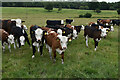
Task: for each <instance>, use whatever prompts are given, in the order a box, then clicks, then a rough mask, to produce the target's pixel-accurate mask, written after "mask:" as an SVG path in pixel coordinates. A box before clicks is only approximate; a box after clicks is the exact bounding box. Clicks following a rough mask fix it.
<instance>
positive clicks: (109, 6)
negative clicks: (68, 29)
mask: <svg viewBox="0 0 120 80" xmlns="http://www.w3.org/2000/svg"><path fill="white" fill-rule="evenodd" d="M48 5H51V6H52V7H54V8H60V7H61V8H67V9H84V10H96V9H100V10H117V9H120V6H119V5H120V2H114V3H106V2H3V3H2V6H3V7H44V8H45V7H46V6H48Z"/></svg>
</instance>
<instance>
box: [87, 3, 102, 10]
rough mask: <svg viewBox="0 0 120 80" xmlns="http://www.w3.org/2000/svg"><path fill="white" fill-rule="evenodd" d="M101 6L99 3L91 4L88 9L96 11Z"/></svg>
mask: <svg viewBox="0 0 120 80" xmlns="http://www.w3.org/2000/svg"><path fill="white" fill-rule="evenodd" d="M99 6H100V4H99V2H90V3H89V4H88V7H89V9H90V10H95V9H97V8H99Z"/></svg>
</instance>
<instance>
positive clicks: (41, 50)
mask: <svg viewBox="0 0 120 80" xmlns="http://www.w3.org/2000/svg"><path fill="white" fill-rule="evenodd" d="M42 52H43V45H42V46H40V55H41V56H43V53H42Z"/></svg>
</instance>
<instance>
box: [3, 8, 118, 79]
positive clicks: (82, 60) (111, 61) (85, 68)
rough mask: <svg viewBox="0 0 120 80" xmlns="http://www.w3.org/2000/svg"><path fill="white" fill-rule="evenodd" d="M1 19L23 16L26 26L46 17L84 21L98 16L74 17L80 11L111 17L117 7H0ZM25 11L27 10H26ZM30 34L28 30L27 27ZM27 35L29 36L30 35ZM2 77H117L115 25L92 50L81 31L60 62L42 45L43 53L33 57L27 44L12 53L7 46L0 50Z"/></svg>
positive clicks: (85, 22) (44, 23)
mask: <svg viewBox="0 0 120 80" xmlns="http://www.w3.org/2000/svg"><path fill="white" fill-rule="evenodd" d="M2 11H3V12H2V13H3V14H2V16H3V19H11V18H21V19H22V20H25V21H26V22H25V24H26V25H27V27H28V29H29V27H30V26H31V25H34V24H37V25H40V26H45V25H46V20H47V19H65V18H73V19H74V20H75V22H74V23H73V25H81V24H83V25H87V23H89V22H95V21H96V20H97V18H77V17H78V15H79V14H83V13H86V12H90V13H92V14H93V17H104V16H105V17H114V16H117V13H116V11H108V10H105V11H102V13H100V14H96V13H94V12H93V11H91V10H73V9H62V11H61V13H57V9H54V10H53V12H47V11H46V10H45V9H43V8H21V7H20V8H13V7H12V8H8V7H7V8H3V9H2ZM26 13H27V14H26ZM28 34H29V30H28ZM29 38H30V37H29ZM2 69H3V71H2V72H3V74H2V75H3V78H118V26H115V31H114V32H110V33H109V35H108V36H107V38H106V39H102V40H101V41H100V42H99V46H98V49H97V51H96V52H95V51H94V42H93V40H92V39H89V48H87V47H86V46H85V40H84V37H83V31H81V32H80V34H79V35H78V38H77V39H76V40H73V41H72V42H69V44H68V49H67V50H66V51H65V62H64V64H63V65H62V64H61V56H60V55H59V54H58V53H57V60H56V63H55V64H54V63H53V61H51V60H50V57H49V53H48V51H47V49H46V48H45V46H44V50H43V56H40V53H38V52H36V54H35V58H34V59H32V49H30V48H29V46H28V44H26V45H25V46H24V47H22V48H21V49H16V50H15V49H14V48H13V46H12V53H9V50H8V49H7V48H6V51H5V53H3V54H2Z"/></svg>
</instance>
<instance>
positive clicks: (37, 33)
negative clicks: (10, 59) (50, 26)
mask: <svg viewBox="0 0 120 80" xmlns="http://www.w3.org/2000/svg"><path fill="white" fill-rule="evenodd" d="M42 36H43V30H42V29H40V28H38V29H36V30H35V37H36V41H37V42H40V41H41V40H42Z"/></svg>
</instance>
